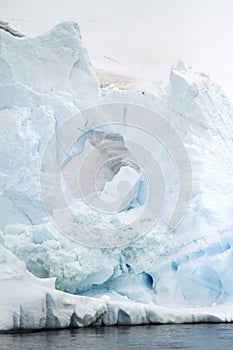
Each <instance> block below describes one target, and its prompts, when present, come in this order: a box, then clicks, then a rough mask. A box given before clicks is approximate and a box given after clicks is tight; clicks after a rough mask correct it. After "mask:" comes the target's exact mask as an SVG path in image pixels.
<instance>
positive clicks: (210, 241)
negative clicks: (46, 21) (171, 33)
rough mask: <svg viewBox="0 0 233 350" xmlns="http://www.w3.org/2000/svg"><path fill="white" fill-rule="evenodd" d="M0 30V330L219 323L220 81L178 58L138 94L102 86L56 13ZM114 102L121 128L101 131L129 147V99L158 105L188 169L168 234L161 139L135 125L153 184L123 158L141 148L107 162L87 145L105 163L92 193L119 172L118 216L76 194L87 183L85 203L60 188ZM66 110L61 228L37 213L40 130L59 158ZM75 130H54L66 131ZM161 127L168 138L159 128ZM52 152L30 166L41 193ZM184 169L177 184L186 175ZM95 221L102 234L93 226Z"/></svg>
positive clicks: (226, 200) (231, 315)
mask: <svg viewBox="0 0 233 350" xmlns="http://www.w3.org/2000/svg"><path fill="white" fill-rule="evenodd" d="M0 36H1V51H0V52H1V55H0V94H1V102H0V117H1V130H0V147H1V152H0V186H1V187H0V188H1V198H0V227H1V230H2V232H3V238H2V241H3V242H4V243H3V244H4V246H3V245H1V246H0V250H1V254H0V264H1V269H0V300H1V302H0V330H13V329H44V328H64V327H82V326H88V325H94V324H103V325H115V324H150V323H182V322H231V321H232V320H233V304H232V297H233V283H232V277H231V275H232V268H233V259H232V244H233V216H232V209H231V208H232V193H233V184H232V175H233V160H232V159H233V157H232V140H233V137H232V136H233V135H232V130H233V128H232V126H233V125H232V124H233V107H232V106H231V104H230V102H229V101H228V100H227V98H226V97H225V95H224V93H223V91H222V90H221V88H220V87H219V86H218V85H217V84H215V83H213V82H211V80H210V79H209V77H208V76H206V75H204V74H200V73H195V72H193V70H192V69H191V68H189V67H186V66H185V65H184V64H182V63H179V64H178V65H177V66H176V67H174V68H173V69H172V70H171V74H170V82H169V85H168V86H167V87H163V86H160V85H158V84H155V86H153V87H152V88H150V89H148V90H146V91H143V92H141V91H130V90H127V91H126V90H119V89H117V88H116V87H114V86H109V87H106V88H103V89H101V88H100V84H99V83H98V81H97V79H96V77H95V74H94V72H93V70H92V68H91V65H90V63H89V59H88V55H87V53H86V51H85V49H84V47H83V45H82V41H81V39H80V34H79V30H78V27H77V25H76V24H74V23H62V24H59V25H58V26H56V27H55V28H54V29H52V30H51V31H50V32H49V33H48V34H47V35H44V36H41V37H37V38H27V37H23V38H21V37H14V36H12V35H11V34H10V33H8V32H5V31H4V30H0ZM114 103H117V104H118V107H116V112H117V113H116V114H117V117H116V120H117V121H118V122H119V121H120V122H121V123H122V125H126V127H123V126H122V125H121V126H119V125H117V126H112V125H111V128H112V129H111V128H110V130H107V131H106V130H105V129H104V128H103V129H101V130H100V129H97V130H95V132H100V131H101V133H104V132H105V133H106V134H105V136H106V135H107V133H109V132H111V133H112V134H111V135H113V134H114V133H115V134H114V135H116V133H118V134H121V135H122V137H123V138H124V140H126V146H127V147H128V148H129V149H130V150H131V148H130V146H132V142H131V139H132V131H131V129H130V128H129V127H128V125H129V124H127V122H128V120H130V113H131V111H132V109H131V106H141V107H142V108H144V107H146V108H147V109H149V110H151V111H154V112H156V113H159V114H161V115H163V117H164V120H165V121H166V122H169V124H170V125H171V126H172V128H174V129H175V130H176V131H177V133H178V135H179V137H180V138H181V140H182V142H183V145H184V147H185V149H186V150H187V153H188V155H189V158H190V160H191V166H192V191H191V197H190V201H189V203H188V207H187V210H186V212H185V216H184V217H183V220H182V221H181V222H180V224H179V225H178V226H177V227H176V228H175V229H174V230H173V231H168V230H167V228H168V225H167V221H166V219H167V217H169V216H170V213H171V212H172V210H173V206H174V205H175V203H176V202H177V193H178V191H179V184H178V173H177V170H176V169H175V167H173V168H172V166H173V164H172V162H171V157H169V152H167V151H166V149H165V147H163V145H162V144H160V143H159V142H157V143H155V144H153V145H152V141H151V138H150V136H147V137H145V134H143V132H144V131H143V130H141V131H138V133H137V142H138V143H141V144H143V145H144V146H145V150H148V149H149V151H150V152H149V153H151V157H152V158H153V159H155V158H156V164H159V165H161V168H162V173H163V177H161V176H160V177H159V172H154V171H151V174H149V175H148V176H149V177H148V178H149V179H154V181H153V182H154V183H155V185H156V186H155V187H154V188H153V187H150V188H148V187H147V183H146V181H145V179H144V178H143V176H142V173H141V172H140V171H138V169H137V168H135V166H134V161H135V159H137V156H138V155H139V156H140V157H141V159H143V160H144V161H145V164H147V163H148V162H149V164H150V161H151V159H152V158H146V157H144V156H143V155H144V153H143V150H142V149H140V150H138V149H137V148H133V147H132V152H131V153H130V152H128V151H127V150H128V148H127V147H126V148H124V152H126V153H124V152H123V153H124V155H123V156H121V157H120V161H119V159H118V161H117V162H116V163H114V162H113V159H114V157H116V156H117V154H115V153H114V152H113V153H111V155H110V158H108V156H109V155H108V156H106V155H105V156H103V154H102V153H101V150H99V151H98V152H96V153H95V159H96V156H98V157H100V160H101V162H103V164H105V163H106V160H107V161H110V164H111V166H109V164H108V165H107V166H105V167H104V168H103V169H104V171H102V172H101V171H100V177H99V179H98V181H97V188H96V192H95V191H94V195H96V194H97V193H98V191H100V192H101V194H100V197H98V198H102V200H104V201H105V202H111V200H112V198H113V197H114V198H115V194H116V190H117V187H118V184H119V183H120V182H121V181H124V180H125V179H126V178H127V179H129V174H130V176H131V179H130V181H129V183H130V185H131V190H132V191H131V192H132V193H131V192H130V191H128V188H127V189H126V190H125V189H124V191H123V195H122V196H121V197H120V202H119V203H117V213H115V212H114V214H113V215H111V216H109V215H108V213H106V212H97V211H95V209H93V208H92V207H91V205H90V204H91V202H90V201H89V200H88V201H86V202H85V200H86V198H89V199H90V197H88V195H90V193H91V194H93V191H90V193H87V196H84V197H85V198H84V199H85V200H83V198H82V199H80V198H77V196H75V193H76V192H75V193H74V192H72V186H69V185H70V184H72V183H73V182H72V181H70V178H69V175H70V174H73V173H74V174H75V167H74V166H71V164H75V163H72V162H74V160H75V159H76V158H77V159H79V157H80V155H81V158H82V155H83V154H84V153H83V150H84V144H85V142H90V140H91V137H92V136H93V133H92V131H91V130H92V128H93V125H94V126H95V125H96V123H97V121H98V118H99V121H100V122H101V123H103V120H105V121H106V123H107V124H108V122H109V119H108V116H109V114H108V112H109V111H110V110H111V106H112V105H113V104H114ZM100 105H101V106H104V108H105V109H103V110H105V112H106V113H104V117H103V118H102V116H101V113H100V114H98V113H97V114H95V113H93V114H90V118H89V119H88V118H86V114H85V110H86V109H88V108H89V109H90V108H91V107H93V106H100ZM103 110H101V111H103ZM137 110H138V109H137ZM93 111H94V112H95V111H96V109H95V108H94V109H93ZM114 111H115V110H114ZM76 113H80V116H81V117H80V119H79V122H78V124H77V125H78V127H79V128H80V130H81V131H80V130H76V129H75V128H76V126H77V125H76V124H75V125H74V128H73V129H72V130H73V132H74V134H75V133H77V135H80V133H81V134H82V135H83V139H79V140H78V141H77V143H74V144H72V147H71V148H70V149H69V150H68V151H69V152H68V151H67V152H66V161H65V163H62V164H63V165H64V167H63V175H64V176H63V179H62V181H64V182H65V181H66V180H67V184H64V182H63V185H62V190H63V192H64V198H66V200H67V202H68V206H67V208H65V209H64V207H63V206H62V205H61V203H60V202H59V201H58V202H56V203H55V204H56V208H53V209H54V213H55V217H54V220H56V217H57V218H58V219H60V222H62V223H65V224H66V222H67V221H66V220H67V217H69V218H70V216H69V215H70V214H69V212H68V209H69V208H68V207H69V206H70V208H72V209H73V210H74V213H76V212H77V216H75V218H74V222H71V224H70V226H69V225H67V230H69V231H70V236H68V237H66V235H64V234H63V233H62V232H60V231H59V229H58V227H56V225H55V224H54V223H53V222H51V221H49V219H48V214H49V213H47V212H46V210H45V207H44V203H43V200H42V197H41V183H40V170H41V161H42V158H43V153H44V151H45V149H46V147H47V144H48V142H49V140H50V138H51V136H52V135H55V143H54V144H55V146H56V147H55V148H54V149H55V151H54V154H55V155H56V157H54V159H56V162H58V161H60V158H61V153H62V152H63V148H62V147H63V146H64V145H65V142H64V144H62V145H61V143H62V141H63V139H62V138H61V134H60V133H59V132H58V130H59V127H60V126H61V125H63V124H62V123H64V122H65V121H66V120H68V118H69V117H70V116H71V115H75V114H76ZM117 118H118V119H117ZM140 118H141V115H139V119H140ZM141 122H143V121H141ZM111 123H112V120H111ZM111 123H109V124H111ZM152 127H153V125H152ZM155 127H156V125H155ZM168 131H169V130H168ZM74 134H72V133H71V134H70V135H66V137H67V139H69V138H70V139H72V137H73V136H74ZM143 135H144V136H143ZM147 135H149V134H147ZM63 136H64V135H63ZM165 137H167V139H169V132H168V135H165ZM65 141H66V140H65ZM171 141H173V139H172V138H171ZM130 142H131V143H130ZM58 146H59V147H58ZM152 146H153V147H152ZM97 148H98V147H97ZM58 150H59V151H58ZM112 150H113V151H114V148H113V149H112ZM134 150H135V152H133V151H134ZM59 152H61V153H59ZM140 152H142V153H140ZM145 152H146V151H145ZM87 154H88V153H87ZM145 154H147V153H145ZM59 157H60V158H59ZM75 157H76V158H75ZM105 157H106V158H105ZM83 158H85V157H83ZM144 158H145V159H144ZM53 161H54V160H53V159H52V158H51V163H49V162H48V163H45V165H46V166H47V167H46V166H45V167H44V168H42V173H43V175H45V176H47V177H46V181H47V182H46V186H47V187H46V191H47V194H48V197H49V198H48V199H49V200H51V203H52V204H54V198H55V197H53V196H55V195H56V193H54V190H53V191H52V190H51V189H52V185H53V183H54V177H53V169H52V165H54V164H55V165H57V164H58V163H55V162H54V163H53ZM51 164H52V165H51ZM96 164H99V162H97V163H96ZM101 164H102V163H101ZM113 164H114V166H116V168H114V167H112V165H113ZM66 167H67V169H71V170H72V172H69V173H68V175H67V174H64V171H65V169H66ZM149 168H150V167H149ZM101 169H102V168H101ZM113 169H115V170H116V169H117V170H116V171H115V170H114V171H113ZM155 169H158V168H155ZM152 170H153V169H152ZM66 175H67V176H66ZM183 175H184V181H183V184H184V186H185V185H186V186H187V187H188V184H189V182H188V180H187V183H186V182H185V179H186V177H185V176H186V175H187V174H183ZM161 179H164V183H165V184H166V189H165V199H164V211H163V213H162V216H161V220H160V221H159V224H158V225H156V226H153V225H152V226H151V229H150V230H148V231H147V233H146V234H143V235H141V229H142V227H143V226H142V225H143V224H144V223H145V224H147V223H148V222H149V221H150V220H149V219H148V217H149V218H150V215H149V214H151V211H150V212H149V213H146V215H145V216H144V223H142V222H141V221H139V222H138V224H137V225H135V226H133V229H132V228H131V227H130V225H131V223H132V221H133V220H134V218H135V217H137V218H140V217H141V215H142V210H143V208H144V206H145V203H147V200H148V198H147V197H148V193H149V194H151V193H152V197H153V198H152V203H155V204H156V203H157V202H158V201H160V200H161V199H160V196H161V191H162V192H163V191H164V189H163V181H162V180H161ZM62 181H61V182H62ZM149 182H150V183H149V185H151V186H153V183H151V181H149ZM148 191H149V192H148ZM147 192H148V193H147ZM129 193H131V198H129V197H130V196H129ZM101 195H102V197H101ZM116 197H117V194H116ZM93 198H94V197H93V196H91V200H93ZM95 198H96V197H95ZM114 198H113V200H114ZM153 201H154V202H153ZM93 204H95V203H93ZM95 205H96V204H95ZM182 208H183V207H182V205H181V210H182ZM154 210H155V211H156V210H157V209H156V208H155V209H154ZM152 212H153V210H152ZM147 214H148V215H149V216H147ZM72 225H74V226H72ZM125 227H127V228H125ZM116 229H117V230H116ZM97 230H98V232H102V235H103V237H98V236H96V232H97ZM111 230H112V232H113V233H114V232H115V234H119V236H118V237H117V239H118V240H119V242H121V239H122V240H123V242H124V239H125V236H126V235H129V236H127V237H128V238H127V239H129V242H128V243H129V244H116V247H113V246H112V245H111V243H112V241H111V239H112V240H113V241H114V239H116V237H110V236H109V242H110V243H109V246H108V245H106V246H104V245H102V246H101V245H100V246H99V247H98V246H97V243H98V242H99V241H100V240H101V239H103V240H104V242H105V243H106V242H107V240H106V237H105V235H106V236H107V235H108V233H109V232H110V231H111ZM72 235H73V236H72ZM121 235H122V236H121ZM70 238H72V239H73V240H71V239H70ZM77 242H78V243H77ZM80 242H81V243H82V242H85V244H84V245H82V244H80ZM88 242H89V244H88ZM92 243H93V244H92ZM55 286H56V289H55ZM16 291H17V293H16ZM71 293H72V294H71ZM73 294H76V295H73Z"/></svg>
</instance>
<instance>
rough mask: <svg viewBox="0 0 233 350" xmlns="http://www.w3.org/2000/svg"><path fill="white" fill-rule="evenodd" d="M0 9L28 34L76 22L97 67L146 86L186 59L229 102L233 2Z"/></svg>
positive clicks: (77, 0)
mask: <svg viewBox="0 0 233 350" xmlns="http://www.w3.org/2000/svg"><path fill="white" fill-rule="evenodd" d="M0 13H1V18H2V19H6V20H8V21H9V22H10V23H12V24H13V25H14V27H15V28H16V29H17V28H18V29H20V30H21V31H23V32H25V33H26V34H30V35H36V34H40V33H42V32H45V31H46V30H48V29H49V28H50V27H51V26H52V25H54V24H55V23H57V22H59V21H62V20H75V21H77V22H78V23H79V25H80V28H81V34H82V37H83V41H84V43H85V45H86V47H87V49H88V51H89V53H90V57H91V60H92V62H93V64H94V65H95V66H99V67H100V68H103V67H104V66H106V68H107V69H108V67H111V69H113V70H115V71H116V72H120V71H122V73H126V74H127V73H128V74H130V75H134V76H136V77H138V78H140V79H142V81H143V83H144V84H149V83H151V82H152V81H156V80H164V81H166V80H167V79H168V75H169V70H170V67H171V66H172V65H174V64H176V63H177V62H178V61H180V60H181V61H184V62H185V63H186V64H188V65H191V66H193V68H194V69H195V70H198V71H202V72H205V73H207V74H209V75H210V76H211V78H212V79H213V80H215V81H217V82H219V83H220V84H221V85H222V87H223V88H224V90H225V92H226V94H227V95H228V97H230V98H231V101H232V102H233V0H65V1H64V0H40V1H33V0H7V1H6V0H0ZM103 56H109V57H112V58H114V59H115V60H116V61H117V62H115V63H114V62H113V61H110V60H108V59H106V58H104V57H103Z"/></svg>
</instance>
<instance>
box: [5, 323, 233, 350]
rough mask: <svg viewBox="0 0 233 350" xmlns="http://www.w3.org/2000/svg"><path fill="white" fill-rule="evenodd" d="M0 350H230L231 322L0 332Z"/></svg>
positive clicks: (232, 334)
mask: <svg viewBox="0 0 233 350" xmlns="http://www.w3.org/2000/svg"><path fill="white" fill-rule="evenodd" d="M0 349H1V350H59V349H71V350H75V349H77V350H88V349H92V350H111V349H117V350H128V349H130V350H131V349H132V350H139V349H140V350H141V349H143V350H151V349H159V350H160V349H192V350H195V349H205V350H208V349H211V350H212V349H218V350H226V349H233V324H212V325H211V324H198V325H168V326H167V325H166V326H138V327H104V328H86V329H76V330H63V331H47V332H37V333H26V334H10V335H9V334H0Z"/></svg>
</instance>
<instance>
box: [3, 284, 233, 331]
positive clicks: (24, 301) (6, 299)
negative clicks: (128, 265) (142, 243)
mask: <svg viewBox="0 0 233 350" xmlns="http://www.w3.org/2000/svg"><path fill="white" fill-rule="evenodd" d="M16 290H17V294H16V293H15V291H16ZM0 294H1V306H0V331H1V332H4V331H20V330H42V329H63V328H70V327H71V328H76V327H87V326H98V325H99V326H113V325H142V324H143V325H146V324H174V323H200V322H208V323H221V322H232V321H233V307H232V305H229V306H228V307H227V308H225V309H223V306H212V307H210V308H195V309H185V308H183V309H177V308H168V307H162V306H158V305H154V304H141V303H134V302H118V301H105V300H102V299H94V298H89V297H83V296H74V295H70V294H68V293H64V292H60V291H57V290H53V289H50V288H46V287H40V288H38V286H36V285H34V284H32V283H27V284H25V281H22V280H18V281H17V280H14V281H13V280H12V281H5V282H1V292H0ZM226 309H227V312H226Z"/></svg>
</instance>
